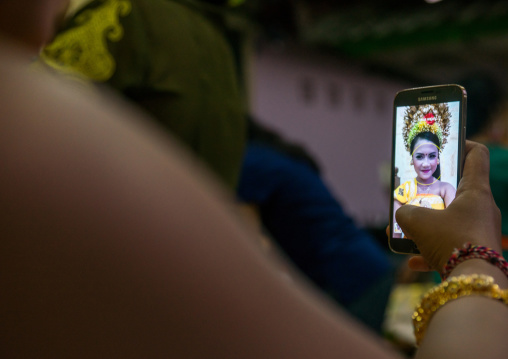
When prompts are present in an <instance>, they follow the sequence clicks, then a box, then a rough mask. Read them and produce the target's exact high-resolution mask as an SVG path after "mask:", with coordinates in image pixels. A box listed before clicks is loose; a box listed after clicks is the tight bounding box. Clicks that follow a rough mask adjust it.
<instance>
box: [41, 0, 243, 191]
mask: <svg viewBox="0 0 508 359" xmlns="http://www.w3.org/2000/svg"><path fill="white" fill-rule="evenodd" d="M186 3H187V2H183V3H182V2H179V1H175V0H94V1H91V2H90V3H89V4H88V5H86V6H85V7H84V8H83V9H81V10H80V11H79V12H77V13H76V14H75V15H74V16H73V17H72V18H71V19H70V21H69V22H68V23H67V25H66V27H65V28H64V29H62V30H61V31H60V32H59V33H58V35H57V37H56V38H55V40H54V41H53V42H52V43H51V44H49V46H47V47H46V49H45V50H44V52H43V56H42V58H43V59H44V60H45V62H46V63H47V64H49V65H50V66H52V67H54V68H56V69H58V70H61V71H71V70H72V71H75V72H78V73H80V74H81V75H83V76H84V77H85V78H87V79H90V80H92V81H93V82H95V83H99V84H106V85H109V86H111V87H113V88H114V89H115V90H117V91H119V92H121V93H122V94H123V95H124V96H125V97H126V98H128V99H130V100H132V101H133V102H134V103H136V104H137V105H139V106H140V107H141V108H142V109H144V110H145V111H147V112H148V113H150V114H151V115H152V116H153V117H154V118H155V119H156V120H157V121H158V122H159V123H160V124H161V125H162V126H163V127H164V128H166V129H168V130H169V131H170V132H171V133H172V134H173V135H174V136H175V137H176V138H178V139H179V140H180V141H181V142H183V144H184V145H185V146H187V148H188V149H190V150H191V152H193V153H194V154H196V155H197V157H198V158H200V159H201V160H202V161H203V162H204V163H206V164H207V165H208V166H209V167H210V169H211V170H212V171H213V172H215V173H216V174H217V175H218V176H219V178H221V179H222V181H223V182H224V183H225V184H226V185H227V186H228V187H229V188H231V189H234V188H235V187H236V183H237V180H238V176H239V173H240V166H241V162H242V156H243V148H244V144H245V136H246V134H245V131H246V128H245V126H246V124H245V119H244V113H245V109H244V103H245V101H244V99H243V97H242V95H241V91H240V88H239V87H240V86H239V83H238V79H237V71H236V64H235V59H234V56H233V52H232V49H231V48H230V45H229V43H228V42H227V41H226V39H225V37H224V34H223V32H222V31H221V29H220V28H219V27H218V26H217V25H216V24H215V23H214V22H212V21H211V20H210V19H209V18H208V17H207V13H206V12H205V11H204V10H201V9H200V7H199V6H197V5H195V4H194V5H192V4H193V3H191V2H189V3H188V4H190V5H185V4H186Z"/></svg>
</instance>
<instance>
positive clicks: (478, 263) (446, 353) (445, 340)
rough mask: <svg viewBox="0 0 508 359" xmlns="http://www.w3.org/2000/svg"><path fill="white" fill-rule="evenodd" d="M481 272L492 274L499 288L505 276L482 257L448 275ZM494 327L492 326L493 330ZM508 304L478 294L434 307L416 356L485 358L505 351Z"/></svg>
mask: <svg viewBox="0 0 508 359" xmlns="http://www.w3.org/2000/svg"><path fill="white" fill-rule="evenodd" d="M470 274H484V275H489V276H492V277H493V278H494V281H495V283H497V284H498V285H499V286H500V287H501V289H506V288H508V279H507V277H506V276H505V275H504V274H503V272H502V271H501V270H500V269H499V268H497V267H496V266H494V265H492V264H490V263H488V262H487V261H485V260H481V259H472V260H468V261H465V262H464V263H462V264H460V265H458V266H457V267H456V268H455V269H454V270H453V271H452V273H451V276H459V275H470ZM493 329H494V330H493ZM507 332H508V307H507V306H506V305H505V304H503V303H501V302H498V301H496V300H494V299H492V298H486V297H480V296H468V297H462V298H459V299H456V300H452V301H450V302H448V303H447V304H445V305H444V306H443V307H441V308H440V309H438V310H437V312H436V313H435V314H434V316H433V317H432V319H431V320H430V323H429V326H428V328H427V332H426V335H425V338H424V339H423V341H422V345H421V347H420V349H419V350H418V353H417V355H416V358H418V359H426V358H433V359H435V358H461V359H467V358H480V357H483V358H488V357H494V356H499V354H500V353H507V352H508V341H507V340H506V333H507Z"/></svg>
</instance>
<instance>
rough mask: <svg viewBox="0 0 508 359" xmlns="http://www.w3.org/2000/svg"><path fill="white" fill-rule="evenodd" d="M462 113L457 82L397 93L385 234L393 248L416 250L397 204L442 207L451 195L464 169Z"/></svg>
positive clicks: (463, 100)
mask: <svg viewBox="0 0 508 359" xmlns="http://www.w3.org/2000/svg"><path fill="white" fill-rule="evenodd" d="M465 113H466V92H465V90H464V88H462V87H461V86H459V85H440V86H431V87H420V88H415V89H408V90H404V91H401V92H399V93H397V95H396V96H395V100H394V125H393V147H392V180H391V190H392V194H393V199H392V201H391V211H390V213H391V218H390V239H389V245H390V248H391V250H392V251H394V252H397V253H419V250H418V248H417V247H416V245H415V244H414V242H413V241H411V240H410V239H409V238H407V236H406V235H405V234H404V233H403V231H402V229H401V228H400V226H399V225H398V223H397V222H396V219H395V212H396V211H397V210H398V209H399V208H400V207H402V206H404V205H413V206H418V207H425V208H431V209H435V210H442V209H445V208H446V207H447V206H448V205H449V204H450V203H451V202H452V201H453V199H454V198H455V192H456V189H457V185H458V182H459V180H460V177H461V173H462V158H463V151H464V142H465ZM429 225H430V226H431V225H432V224H431V223H429Z"/></svg>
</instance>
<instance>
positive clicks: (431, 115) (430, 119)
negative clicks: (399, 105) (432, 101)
mask: <svg viewBox="0 0 508 359" xmlns="http://www.w3.org/2000/svg"><path fill="white" fill-rule="evenodd" d="M423 118H424V119H425V121H426V122H427V123H428V124H429V125H433V124H434V122H436V116H435V115H434V112H432V111H431V112H428V113H426V114H425V116H423Z"/></svg>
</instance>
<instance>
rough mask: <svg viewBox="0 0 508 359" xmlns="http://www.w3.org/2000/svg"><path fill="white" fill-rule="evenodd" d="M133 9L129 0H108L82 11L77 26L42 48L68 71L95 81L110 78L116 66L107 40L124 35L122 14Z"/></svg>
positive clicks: (47, 58) (48, 60) (44, 55)
mask: <svg viewBox="0 0 508 359" xmlns="http://www.w3.org/2000/svg"><path fill="white" fill-rule="evenodd" d="M131 10H132V4H131V2H130V1H129V0H106V1H103V3H102V4H101V5H100V6H98V7H96V8H92V9H87V10H85V11H83V12H81V13H79V14H78V15H77V16H76V18H75V19H74V21H75V23H76V25H77V26H75V27H73V28H72V29H70V30H69V31H65V32H63V33H61V34H59V35H58V36H57V37H56V38H55V40H54V41H53V42H52V43H51V44H50V45H49V46H47V47H46V48H45V49H44V51H43V52H42V58H43V60H44V61H45V62H46V63H47V64H49V65H50V66H51V67H53V68H55V69H57V70H60V71H62V72H66V71H68V70H69V67H70V68H72V70H73V71H76V72H78V73H80V74H82V75H83V76H85V77H86V78H88V79H90V80H93V81H99V82H103V81H107V80H109V79H110V78H111V76H113V74H114V73H115V68H116V61H115V58H114V57H113V56H112V55H111V53H110V52H109V49H108V45H107V41H115V42H116V41H119V40H121V39H122V37H123V35H124V30H123V27H122V25H121V23H120V17H123V16H126V15H128V14H129V13H130V12H131Z"/></svg>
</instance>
